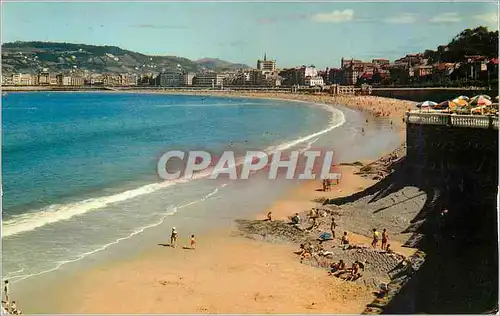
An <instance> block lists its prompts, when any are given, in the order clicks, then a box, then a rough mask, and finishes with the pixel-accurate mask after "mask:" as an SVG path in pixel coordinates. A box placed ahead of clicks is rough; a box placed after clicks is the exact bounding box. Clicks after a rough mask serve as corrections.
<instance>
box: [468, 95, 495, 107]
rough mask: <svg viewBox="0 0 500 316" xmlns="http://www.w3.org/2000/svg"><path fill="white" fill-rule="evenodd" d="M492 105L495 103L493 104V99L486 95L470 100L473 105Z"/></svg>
mask: <svg viewBox="0 0 500 316" xmlns="http://www.w3.org/2000/svg"><path fill="white" fill-rule="evenodd" d="M492 103H493V102H491V97H489V96H487V95H484V94H481V95H477V96H475V97H473V98H472V99H471V100H470V104H471V105H477V106H481V105H490V104H492Z"/></svg>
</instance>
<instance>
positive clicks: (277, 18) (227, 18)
mask: <svg viewBox="0 0 500 316" xmlns="http://www.w3.org/2000/svg"><path fill="white" fill-rule="evenodd" d="M497 12H498V6H497V5H496V3H484V2H483V3H429V2H424V3H346V2H342V3H339V2H337V3H310V2H309V3H307V2H302V3H248V2H246V3H243V2H231V3H228V2H223V3H222V2H218V3H214V2H211V3H189V2H188V3H174V2H168V3H167V2H164V3H153V2H148V3H133V2H125V3H118V2H108V3H96V2H84V3H82V2H78V3H68V2H67V3H51V2H46V3H41V2H9V1H7V2H3V4H2V41H3V42H4V43H5V42H13V41H53V42H69V43H81V44H91V45H110V46H118V47H120V48H123V49H128V50H132V51H136V52H140V53H144V54H152V55H174V56H180V57H186V58H189V59H192V60H197V59H201V58H206V57H210V58H220V59H223V60H227V61H231V62H235V63H244V64H247V65H249V66H252V67H255V62H256V59H261V58H262V57H263V55H264V53H267V57H268V58H269V59H273V60H274V59H276V60H277V63H278V67H279V68H286V67H294V66H297V65H302V64H310V63H314V64H315V65H316V66H317V67H320V68H326V67H336V66H340V58H341V57H344V58H351V57H353V58H356V59H363V60H371V59H373V58H387V59H390V60H394V59H397V58H400V57H402V56H404V55H406V54H408V53H418V52H423V51H424V50H425V49H435V48H436V47H437V46H438V45H443V44H447V43H448V42H449V41H450V40H451V39H452V38H453V37H454V36H455V35H456V34H458V33H460V32H461V31H462V30H464V29H466V28H474V27H476V26H479V25H484V26H487V27H489V28H490V29H492V30H496V29H497V27H496V25H497V24H498V22H497V21H498V15H497ZM48 17H50V19H48ZM37 25H38V26H39V27H37ZM41 26H43V27H41Z"/></svg>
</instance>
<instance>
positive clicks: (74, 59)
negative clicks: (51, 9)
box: [2, 42, 248, 74]
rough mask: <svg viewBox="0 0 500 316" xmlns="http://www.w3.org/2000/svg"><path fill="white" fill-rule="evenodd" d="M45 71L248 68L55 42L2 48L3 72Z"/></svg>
mask: <svg viewBox="0 0 500 316" xmlns="http://www.w3.org/2000/svg"><path fill="white" fill-rule="evenodd" d="M44 68H47V69H49V71H54V72H69V71H90V72H96V73H105V72H110V73H126V72H128V73H135V74H145V73H159V72H161V71H165V70H174V69H180V70H185V71H200V70H203V69H209V70H214V71H223V70H228V69H229V70H230V69H239V68H248V66H246V65H241V64H234V63H230V62H227V61H223V60H219V59H203V60H201V62H200V61H196V62H194V61H192V60H190V59H187V58H183V57H176V56H151V55H145V54H141V53H137V52H133V51H129V50H125V49H121V48H120V47H116V46H95V45H85V44H72V43H55V42H13V43H5V44H3V45H2V72H3V73H15V72H22V73H34V72H37V71H39V70H42V69H44Z"/></svg>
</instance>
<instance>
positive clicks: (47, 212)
mask: <svg viewBox="0 0 500 316" xmlns="http://www.w3.org/2000/svg"><path fill="white" fill-rule="evenodd" d="M319 106H321V107H323V108H325V109H326V110H328V111H330V112H331V113H332V117H331V120H330V124H329V125H328V126H327V128H325V129H323V130H321V131H319V132H316V133H313V134H310V135H307V136H304V137H299V138H297V139H294V140H292V141H289V142H285V143H281V144H279V145H277V146H270V147H268V148H267V149H266V150H265V151H266V152H267V153H268V154H271V153H274V152H277V151H282V150H286V149H289V148H292V147H294V146H297V145H299V144H301V143H306V142H308V143H307V144H308V145H307V146H309V148H310V146H311V144H312V143H314V142H315V141H316V140H317V139H318V138H319V137H320V136H321V135H323V134H325V133H327V132H329V131H331V130H333V129H335V128H337V127H339V126H341V125H342V124H344V123H345V117H344V115H343V113H342V112H341V111H339V110H337V109H334V108H332V107H331V106H328V105H325V104H320V105H319ZM311 140H313V141H312V142H310V141H311ZM303 150H307V149H303ZM244 159H245V157H240V158H238V159H236V165H240V164H242V163H243V162H244ZM212 170H213V168H210V169H206V170H204V171H203V172H200V173H196V174H194V175H193V178H192V179H191V180H196V179H201V178H205V177H208V176H209V175H210V174H211V173H212ZM191 180H185V179H178V180H173V181H165V182H160V183H152V184H147V185H144V186H141V187H138V188H135V189H131V190H127V191H124V192H121V193H117V194H112V195H108V196H102V197H97V198H90V199H86V200H83V201H79V202H75V203H68V204H64V205H60V204H53V205H50V206H47V207H44V208H42V209H38V210H34V211H31V212H27V213H24V214H20V215H16V216H13V217H12V218H10V219H9V220H7V221H4V222H3V227H2V233H3V237H4V238H5V237H9V236H13V235H16V234H20V233H23V232H28V231H32V230H35V229H37V228H40V227H42V226H45V225H48V224H53V223H57V222H59V221H63V220H68V219H71V218H73V217H75V216H81V215H84V214H85V213H87V212H90V211H97V210H100V209H103V208H105V207H107V206H109V205H112V204H114V203H118V202H123V201H126V200H129V199H133V198H136V197H139V196H142V195H145V194H150V193H153V192H156V191H158V190H161V189H165V188H167V187H170V186H173V185H176V184H178V183H181V182H187V181H191Z"/></svg>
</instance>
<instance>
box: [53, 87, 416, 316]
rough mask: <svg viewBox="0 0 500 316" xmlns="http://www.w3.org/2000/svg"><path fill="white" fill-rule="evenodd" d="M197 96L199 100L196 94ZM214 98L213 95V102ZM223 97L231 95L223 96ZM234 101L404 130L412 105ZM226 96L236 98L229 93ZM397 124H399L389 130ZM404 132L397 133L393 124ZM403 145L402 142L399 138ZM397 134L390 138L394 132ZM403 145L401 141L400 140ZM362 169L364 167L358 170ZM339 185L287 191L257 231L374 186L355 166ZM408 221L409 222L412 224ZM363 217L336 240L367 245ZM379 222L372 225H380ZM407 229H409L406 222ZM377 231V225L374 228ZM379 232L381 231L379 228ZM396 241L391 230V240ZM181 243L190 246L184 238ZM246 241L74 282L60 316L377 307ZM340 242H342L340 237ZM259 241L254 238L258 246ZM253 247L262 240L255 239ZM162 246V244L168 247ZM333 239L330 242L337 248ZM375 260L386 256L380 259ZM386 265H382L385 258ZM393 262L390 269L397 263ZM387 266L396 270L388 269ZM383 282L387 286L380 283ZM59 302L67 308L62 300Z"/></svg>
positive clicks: (200, 242)
mask: <svg viewBox="0 0 500 316" xmlns="http://www.w3.org/2000/svg"><path fill="white" fill-rule="evenodd" d="M196 94H199V93H198V92H197V93H196ZM210 94H215V95H219V93H210ZM225 95H227V94H225ZM238 95H239V96H246V97H265V98H282V99H295V100H301V101H309V102H316V103H325V104H343V105H346V106H349V107H351V108H355V109H358V110H363V111H369V112H372V113H378V115H380V116H386V117H389V118H393V119H394V121H395V122H397V121H402V120H401V118H402V117H403V115H404V112H405V111H406V109H407V107H408V106H410V105H411V104H413V103H412V102H404V101H403V102H402V101H399V100H392V99H385V98H378V97H370V96H362V97H336V98H333V97H331V96H325V95H292V94H281V93H279V94H274V93H270V94H266V93H244V94H242V93H238ZM230 96H232V97H233V96H235V94H234V93H231V94H230ZM395 124H399V123H395ZM399 126H402V124H399ZM398 131H399V132H400V135H401V137H403V135H404V134H403V133H402V130H401V129H398ZM395 132H396V131H395ZM402 140H403V139H402ZM362 163H363V165H366V163H367V162H366V161H362ZM339 168H340V171H341V173H342V181H341V182H340V184H337V185H334V186H333V188H332V190H331V191H330V192H322V191H321V190H319V189H320V188H321V181H320V180H315V181H308V182H305V183H304V184H302V185H300V186H299V187H297V188H294V189H293V190H291V191H290V192H287V193H286V194H285V195H284V196H283V197H282V198H280V199H279V200H277V201H276V202H275V203H274V205H272V206H271V207H270V208H269V209H266V210H256V212H255V213H256V214H258V215H257V216H256V218H255V219H254V220H256V221H257V222H262V219H263V218H265V215H266V214H267V213H268V212H269V211H271V212H272V214H273V217H274V219H275V220H276V221H280V220H283V221H286V220H287V218H288V217H289V216H290V215H292V214H294V213H296V212H297V213H301V214H305V212H307V211H308V210H310V209H311V207H315V206H317V205H318V204H317V203H316V202H314V200H315V199H318V198H319V199H324V198H328V199H333V198H338V197H344V196H349V195H351V194H353V193H355V192H359V191H361V190H364V189H366V188H367V187H370V186H372V185H373V184H374V183H376V182H377V178H374V177H371V176H366V175H365V176H362V175H359V174H357V173H359V171H360V166H352V165H351V166H349V165H344V166H340V167H339ZM411 216H412V214H409V218H410V217H411ZM363 218H364V217H362V216H352V217H351V218H347V217H343V218H342V219H341V220H340V223H339V229H338V231H339V232H342V231H348V232H349V236H350V241H351V243H352V244H359V245H369V244H370V242H371V238H370V229H368V227H371V225H372V221H373V219H372V218H367V219H366V221H365V223H363V224H361V225H360V227H364V226H365V225H366V228H363V229H362V230H361V232H360V231H356V229H353V228H352V227H354V226H359V225H358V222H359V221H364V219H363ZM384 220H385V218H384V217H380V218H376V219H375V221H378V223H377V225H379V224H380V223H383V221H384ZM403 224H406V223H403ZM380 225H383V224H380ZM378 228H379V229H382V228H383V226H378ZM391 234H392V231H391ZM180 235H181V236H180V244H181V246H183V245H186V246H187V245H188V237H189V236H186V235H185V233H184V234H183V232H181V233H180ZM393 235H394V234H392V235H391V242H390V243H391V248H392V249H393V250H394V251H395V252H396V253H398V254H401V255H404V256H408V255H410V254H412V253H413V252H414V249H410V248H404V247H402V246H401V244H402V243H403V242H404V240H405V239H406V238H407V236H403V235H401V236H397V235H394V236H393ZM247 237H248V236H242V234H241V232H239V231H238V229H237V228H236V227H228V228H227V229H224V230H218V231H214V232H212V233H209V234H206V235H203V236H197V249H195V250H192V249H183V248H182V247H178V248H175V249H174V248H171V247H163V246H156V247H151V249H145V250H144V251H143V252H142V253H141V254H140V255H139V256H138V257H136V258H133V259H131V260H127V261H114V262H109V263H107V264H105V265H102V266H99V267H94V268H91V269H88V270H86V271H84V272H82V273H79V275H78V276H77V277H76V278H73V279H72V280H71V281H70V282H68V283H64V284H61V285H60V286H57V287H55V288H54V289H53V291H52V294H51V295H52V296H54V297H58V298H59V299H58V300H57V301H58V304H57V306H55V307H54V306H53V307H51V308H55V310H54V311H53V312H57V313H93V314H98V313H151V314H153V313H329V314H331V313H342V314H353V313H354V314H356V313H360V312H362V311H363V310H364V309H365V307H366V305H367V304H368V303H370V302H371V301H373V299H374V294H373V292H374V290H375V291H376V290H377V288H376V287H375V286H374V285H373V284H368V283H366V282H348V281H344V280H342V279H340V278H335V277H332V276H328V275H327V270H326V269H324V268H323V269H320V268H318V267H313V266H311V265H309V264H301V263H300V260H299V258H298V256H297V255H296V254H294V251H296V250H297V248H298V244H297V243H293V242H287V241H286V240H280V241H279V242H267V241H260V240H252V238H247ZM337 237H338V236H337ZM254 239H255V238H254ZM257 239H258V238H257ZM166 241H167V240H165V241H164V242H166ZM338 244H339V240H338V239H337V240H334V241H331V242H329V244H328V246H327V247H332V248H335V247H336V245H338ZM375 255H376V256H382V254H379V253H378V252H376V253H375ZM384 260H385V259H384ZM394 262H396V261H394ZM391 264H393V263H392V262H391ZM385 281H388V280H385ZM61 298H63V299H61Z"/></svg>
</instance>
